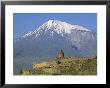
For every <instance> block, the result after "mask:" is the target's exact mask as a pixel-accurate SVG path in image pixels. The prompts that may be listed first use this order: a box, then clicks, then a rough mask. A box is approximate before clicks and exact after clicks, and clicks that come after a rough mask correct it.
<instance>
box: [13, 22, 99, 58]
mask: <svg viewBox="0 0 110 88" xmlns="http://www.w3.org/2000/svg"><path fill="white" fill-rule="evenodd" d="M60 49H63V51H64V52H65V56H67V57H74V56H77V57H86V56H95V55H96V54H97V33H96V32H93V31H92V30H89V29H87V28H84V27H82V26H79V25H72V24H69V23H66V22H62V21H58V20H49V21H47V22H45V23H44V24H43V25H41V26H40V27H39V28H37V29H36V30H34V31H30V32H28V33H26V34H24V35H23V36H21V37H19V38H17V39H15V40H14V58H26V57H28V58H38V59H40V60H45V59H51V58H55V57H56V54H57V52H58V51H60Z"/></svg>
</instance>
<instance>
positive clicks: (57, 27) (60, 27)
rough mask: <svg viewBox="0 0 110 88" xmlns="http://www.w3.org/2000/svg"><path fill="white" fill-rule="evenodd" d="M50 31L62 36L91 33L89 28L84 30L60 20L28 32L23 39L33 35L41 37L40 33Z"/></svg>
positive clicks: (51, 21) (48, 22) (49, 21)
mask: <svg viewBox="0 0 110 88" xmlns="http://www.w3.org/2000/svg"><path fill="white" fill-rule="evenodd" d="M50 29H51V30H53V31H55V32H56V33H58V34H61V35H63V34H64V33H68V34H70V33H71V31H72V30H85V31H90V30H88V29H87V28H84V27H82V26H79V25H72V24H69V23H67V22H63V21H59V20H48V21H47V22H45V23H44V24H43V25H41V26H40V27H39V28H37V29H36V30H35V31H33V32H32V31H31V32H28V33H26V34H25V35H24V36H23V37H26V36H31V35H32V34H36V35H39V34H40V32H44V31H48V30H50Z"/></svg>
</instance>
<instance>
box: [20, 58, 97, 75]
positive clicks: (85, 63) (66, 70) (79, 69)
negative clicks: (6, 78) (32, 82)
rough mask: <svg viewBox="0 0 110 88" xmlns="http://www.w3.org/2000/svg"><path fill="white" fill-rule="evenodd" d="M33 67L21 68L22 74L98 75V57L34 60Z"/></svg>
mask: <svg viewBox="0 0 110 88" xmlns="http://www.w3.org/2000/svg"><path fill="white" fill-rule="evenodd" d="M32 68H33V69H30V70H29V69H23V70H21V72H20V74H21V75H97V58H96V57H91V58H64V59H59V60H58V59H54V60H51V61H43V62H34V63H33V65H32Z"/></svg>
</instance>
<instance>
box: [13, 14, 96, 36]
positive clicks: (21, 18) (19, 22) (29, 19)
mask: <svg viewBox="0 0 110 88" xmlns="http://www.w3.org/2000/svg"><path fill="white" fill-rule="evenodd" d="M13 18H14V38H17V37H20V36H22V35H23V34H24V33H26V32H28V31H32V30H35V29H36V28H38V27H39V26H41V25H42V24H43V23H44V22H46V21H48V20H60V21H65V22H68V23H70V24H76V25H81V26H84V27H86V28H88V29H90V30H94V31H96V30H97V14H95V13H92V14H91V13H14V16H13Z"/></svg>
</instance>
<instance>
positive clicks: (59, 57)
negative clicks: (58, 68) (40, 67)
mask: <svg viewBox="0 0 110 88" xmlns="http://www.w3.org/2000/svg"><path fill="white" fill-rule="evenodd" d="M57 59H64V52H63V50H62V49H61V51H60V52H59V53H58V55H57Z"/></svg>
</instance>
